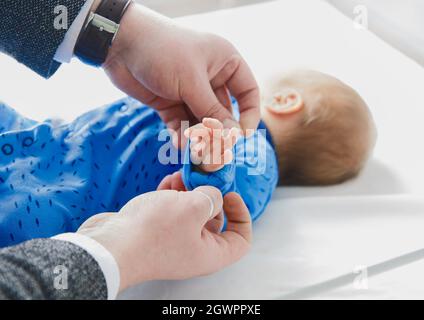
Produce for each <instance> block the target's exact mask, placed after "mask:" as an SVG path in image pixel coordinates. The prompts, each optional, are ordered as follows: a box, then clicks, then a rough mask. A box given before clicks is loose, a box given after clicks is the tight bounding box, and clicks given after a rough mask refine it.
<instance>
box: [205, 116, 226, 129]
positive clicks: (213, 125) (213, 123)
mask: <svg viewBox="0 0 424 320" xmlns="http://www.w3.org/2000/svg"><path fill="white" fill-rule="evenodd" d="M202 123H203V125H204V126H205V127H208V128H210V129H212V130H223V129H224V125H223V124H222V122H221V121H219V120H217V119H213V118H204V119H203V121H202Z"/></svg>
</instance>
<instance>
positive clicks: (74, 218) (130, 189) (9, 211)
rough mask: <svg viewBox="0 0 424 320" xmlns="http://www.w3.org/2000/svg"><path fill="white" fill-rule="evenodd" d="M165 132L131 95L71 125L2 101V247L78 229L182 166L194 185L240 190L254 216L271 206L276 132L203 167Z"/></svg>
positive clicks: (243, 141)
mask: <svg viewBox="0 0 424 320" xmlns="http://www.w3.org/2000/svg"><path fill="white" fill-rule="evenodd" d="M235 107H236V104H235ZM164 132H165V133H167V131H166V130H165V124H164V123H163V122H162V121H161V119H160V118H159V116H158V115H157V113H156V112H155V111H154V110H153V109H151V108H149V107H147V106H143V105H141V104H140V103H139V102H137V101H135V100H133V99H131V98H126V99H123V100H120V101H118V102H116V103H114V104H112V105H109V106H106V107H102V108H99V109H96V110H93V111H91V112H88V113H86V114H84V115H82V116H81V117H79V118H78V119H76V120H75V121H73V122H72V123H70V124H64V125H54V124H53V122H51V121H45V122H42V123H39V122H36V121H33V120H30V119H26V118H24V117H22V116H21V115H19V114H18V113H17V112H16V111H14V110H13V109H11V108H9V107H8V106H6V105H3V104H1V103H0V247H5V246H9V245H14V244H17V243H20V242H23V241H26V240H29V239H33V238H41V237H51V236H53V235H56V234H59V233H63V232H73V231H76V230H77V229H78V227H79V226H80V225H81V224H82V223H83V222H84V221H85V220H87V219H88V218H90V217H91V216H93V215H95V214H97V213H101V212H117V211H119V210H120V209H121V208H122V207H123V206H124V205H125V204H126V203H127V202H128V201H129V200H131V199H132V198H134V197H136V196H137V195H140V194H142V193H145V192H150V191H153V190H156V188H157V186H158V185H159V183H160V182H161V181H162V179H163V178H164V177H165V176H167V175H169V174H172V173H174V172H176V171H178V170H182V173H183V181H184V184H185V186H186V188H187V189H188V190H191V189H193V188H196V187H198V186H200V185H213V186H216V187H217V188H219V189H220V190H221V191H222V192H223V193H224V194H225V193H227V192H230V191H236V192H238V193H239V194H240V195H241V196H242V197H243V199H244V201H245V202H246V204H247V206H248V207H249V210H250V212H251V216H252V219H253V220H255V219H256V218H258V217H259V215H260V214H261V213H262V212H263V211H264V210H265V207H266V205H267V203H268V202H269V200H270V198H271V195H272V193H273V191H274V190H275V187H276V185H277V181H278V168H277V161H276V156H275V152H274V149H273V145H272V140H271V138H270V136H269V135H265V134H263V133H262V131H259V132H258V133H256V134H255V135H253V136H252V137H250V138H248V139H240V141H239V142H238V143H237V145H236V147H235V155H236V157H235V160H234V161H233V163H231V164H229V165H226V166H225V167H224V168H223V169H221V170H220V171H218V172H215V173H211V174H203V173H200V172H198V171H196V170H192V168H193V166H192V165H191V163H190V161H189V160H190V159H189V152H188V150H187V152H183V153H181V152H180V151H177V150H175V149H174V148H173V147H172V146H171V142H170V140H171V139H170V137H169V134H168V136H167V135H166V134H165V135H164V134H163V133H164ZM248 142H251V143H248ZM258 150H259V152H258ZM159 154H162V155H164V156H163V157H162V158H164V159H165V160H167V161H163V160H162V159H161V157H160V156H158V155H159ZM171 154H173V155H176V157H171V156H170V155H171ZM258 154H259V156H258ZM167 155H168V156H167ZM261 156H262V157H263V158H262V159H261ZM173 158H176V159H177V161H175V159H174V160H172V159H173ZM258 158H259V160H260V161H258ZM159 159H161V160H160V161H159ZM171 160H172V161H171ZM264 160H265V161H264Z"/></svg>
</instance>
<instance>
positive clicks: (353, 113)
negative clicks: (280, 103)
mask: <svg viewBox="0 0 424 320" xmlns="http://www.w3.org/2000/svg"><path fill="white" fill-rule="evenodd" d="M338 88H339V89H340V90H332V89H331V88H325V87H324V88H320V90H318V91H317V92H315V94H314V95H313V96H312V97H310V98H309V100H305V113H304V117H303V119H302V121H301V123H300V125H299V127H298V128H296V129H295V130H292V131H290V132H289V133H288V134H287V135H286V136H285V137H284V139H281V141H283V142H282V143H281V145H279V146H277V155H278V158H279V159H278V160H279V166H280V184H284V185H332V184H338V183H342V182H344V181H346V180H349V179H351V178H353V177H355V176H356V175H357V174H358V173H359V172H360V171H361V169H362V168H363V166H364V164H365V163H366V161H367V159H368V157H369V155H370V153H371V151H372V149H373V147H374V144H375V139H376V130H375V127H374V122H373V120H372V116H371V114H370V112H369V110H368V107H367V105H366V103H365V102H364V101H363V100H362V98H361V97H360V96H359V95H358V94H357V93H356V92H355V91H354V90H353V89H351V88H350V87H348V86H346V85H344V84H342V83H340V86H338ZM306 104H307V105H306Z"/></svg>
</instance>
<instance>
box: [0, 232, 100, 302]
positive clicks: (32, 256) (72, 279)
mask: <svg viewBox="0 0 424 320" xmlns="http://www.w3.org/2000/svg"><path fill="white" fill-rule="evenodd" d="M0 299H37V300H39V299H76V300H83V299H84V300H85V299H90V300H94V299H96V300H97V299H107V286H106V280H105V278H104V275H103V273H102V271H101V269H100V267H99V265H98V264H97V262H96V261H95V260H94V259H93V257H91V256H90V255H89V254H88V253H87V252H86V251H85V250H83V249H81V248H80V247H78V246H76V245H74V244H71V243H69V242H65V241H59V240H52V239H38V240H32V241H28V242H25V243H23V244H20V245H17V246H14V247H9V248H5V249H1V250H0Z"/></svg>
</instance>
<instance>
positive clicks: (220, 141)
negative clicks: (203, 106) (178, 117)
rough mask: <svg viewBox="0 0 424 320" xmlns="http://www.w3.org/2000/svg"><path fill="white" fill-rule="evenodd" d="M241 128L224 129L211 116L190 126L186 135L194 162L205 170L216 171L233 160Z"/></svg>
mask: <svg viewBox="0 0 424 320" xmlns="http://www.w3.org/2000/svg"><path fill="white" fill-rule="evenodd" d="M239 134H240V132H239V129H237V128H232V129H230V130H229V129H224V126H223V124H222V123H221V122H220V121H218V120H216V119H211V118H205V119H203V121H202V123H200V124H198V125H195V126H193V127H191V128H188V129H187V130H186V131H185V132H184V135H185V136H186V137H187V138H188V139H190V156H191V161H192V163H193V164H195V165H198V166H199V169H200V170H202V171H204V172H215V171H218V170H220V169H222V168H223V167H224V165H226V164H229V163H230V162H231V161H233V158H234V154H233V147H234V145H235V144H236V143H237V139H238V137H239Z"/></svg>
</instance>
